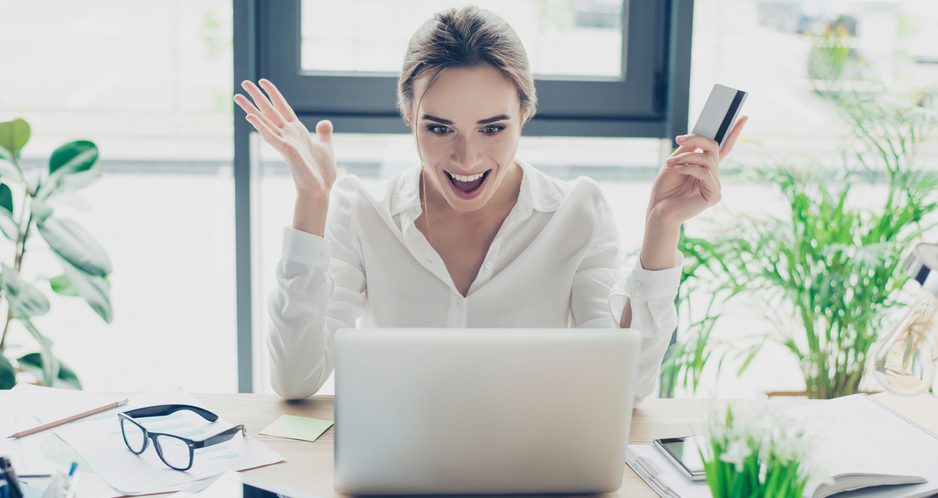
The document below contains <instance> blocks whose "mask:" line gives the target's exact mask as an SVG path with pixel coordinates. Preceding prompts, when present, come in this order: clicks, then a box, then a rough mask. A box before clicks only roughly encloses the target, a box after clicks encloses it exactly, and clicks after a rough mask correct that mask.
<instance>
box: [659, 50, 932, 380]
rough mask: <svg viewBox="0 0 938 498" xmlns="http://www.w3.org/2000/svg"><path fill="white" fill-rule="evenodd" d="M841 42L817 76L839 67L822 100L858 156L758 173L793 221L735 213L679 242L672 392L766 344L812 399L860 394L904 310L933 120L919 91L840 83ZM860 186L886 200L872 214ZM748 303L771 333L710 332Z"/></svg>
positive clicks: (921, 225) (920, 230)
mask: <svg viewBox="0 0 938 498" xmlns="http://www.w3.org/2000/svg"><path fill="white" fill-rule="evenodd" d="M836 36H837V34H836V32H829V33H828V34H827V36H826V37H825V38H823V39H822V41H821V45H820V49H818V50H815V51H814V54H815V57H816V58H817V57H819V58H821V59H822V61H821V62H817V61H816V62H815V63H814V64H813V65H812V68H813V71H816V72H817V71H820V70H819V69H818V68H822V67H824V64H823V59H824V58H827V59H830V61H829V62H828V63H829V64H830V65H835V66H834V67H836V68H837V69H836V71H833V70H832V71H830V72H829V73H827V74H830V75H832V76H831V79H830V80H827V81H825V82H824V84H818V85H816V88H815V93H816V94H817V95H818V96H820V97H821V98H823V99H824V100H825V101H826V102H828V103H831V104H833V105H834V106H835V108H836V109H838V110H839V111H840V112H841V114H842V115H843V116H844V117H845V118H846V122H847V123H848V124H849V126H850V129H851V130H852V132H853V135H854V136H855V137H856V139H857V141H856V143H857V147H856V150H854V151H852V153H845V154H844V156H843V157H844V164H845V166H846V167H844V168H843V169H841V170H836V171H830V170H823V169H819V170H816V171H814V172H809V171H801V170H798V169H797V168H793V167H789V166H784V165H779V164H775V165H771V166H769V167H766V168H758V169H755V170H754V173H755V175H754V181H756V182H763V183H765V184H768V185H770V186H772V187H773V188H777V189H778V191H779V192H780V193H781V194H782V197H783V198H784V200H785V201H786V204H787V207H788V212H787V213H785V214H784V215H779V216H751V215H745V214H740V215H739V216H737V217H735V218H734V223H735V226H732V227H729V228H728V229H727V230H725V231H724V233H723V234H722V235H718V236H716V237H711V238H705V237H693V236H687V235H686V234H685V235H684V236H682V239H681V242H680V249H681V251H682V252H683V253H684V255H685V256H686V261H687V264H686V267H685V268H684V275H683V277H684V279H683V283H682V287H681V293H680V296H679V301H678V305H679V313H680V314H682V315H683V316H685V317H689V318H690V319H689V322H690V325H689V327H688V328H687V329H686V330H683V331H682V334H681V338H680V340H679V341H678V342H677V343H676V344H674V345H672V348H671V350H670V351H669V354H668V356H667V358H666V360H665V368H664V376H663V379H664V382H663V386H664V387H665V391H667V389H669V388H670V389H673V386H675V385H685V386H688V387H690V388H691V389H696V388H697V386H698V382H699V379H700V376H701V373H702V372H703V370H704V368H705V366H706V365H708V364H711V363H713V362H716V368H717V370H718V371H719V370H720V369H721V368H722V366H723V365H724V364H725V362H726V361H727V360H728V359H735V360H737V361H738V362H739V364H740V367H739V368H738V370H737V374H741V373H742V372H743V371H745V370H746V368H748V367H749V365H750V364H751V362H752V361H753V359H754V358H755V357H756V355H757V353H758V352H759V351H760V350H761V348H762V346H763V345H764V344H765V343H766V341H775V342H777V343H779V344H781V345H782V346H783V347H784V348H785V350H787V351H788V352H790V353H791V354H792V355H793V356H794V357H795V359H796V360H797V361H798V364H799V365H800V369H801V374H802V376H803V378H804V382H805V392H806V394H807V395H808V396H809V397H813V398H832V397H838V396H842V395H846V394H851V393H855V392H857V391H858V390H859V383H860V379H861V377H862V375H863V373H864V372H865V371H866V369H867V363H868V359H869V356H870V354H871V353H870V347H871V346H872V345H873V343H874V342H875V340H876V339H877V333H878V332H879V331H880V330H882V329H883V324H884V321H885V320H886V319H887V318H888V315H889V311H890V310H891V309H893V308H895V307H896V306H898V305H901V304H902V303H901V302H900V300H899V299H898V296H899V291H900V289H901V288H902V287H903V285H904V284H905V282H906V280H907V277H906V275H905V274H904V272H902V271H901V267H900V265H901V261H902V257H903V254H904V251H905V250H906V249H907V248H908V246H909V244H910V243H911V242H912V241H914V240H918V239H920V238H921V237H922V235H923V234H924V233H926V232H927V231H928V230H929V229H930V228H932V227H933V226H934V225H933V224H930V223H929V215H932V214H933V213H935V211H936V208H938V202H936V198H938V196H936V192H938V176H936V174H935V173H934V172H932V171H924V170H922V169H920V168H916V167H915V166H913V164H912V161H913V159H914V157H915V153H916V146H917V145H918V144H919V143H920V142H922V140H923V139H925V138H926V137H928V136H929V134H930V132H931V130H932V128H933V126H934V124H935V121H936V120H935V113H934V110H933V109H932V108H931V107H930V103H929V102H928V99H927V98H923V95H924V94H921V93H915V94H905V95H901V94H900V95H897V94H894V93H890V92H887V91H886V90H885V88H883V87H881V86H880V87H879V88H875V87H874V85H872V84H868V85H865V86H864V87H862V89H861V87H858V86H857V85H853V84H851V85H846V84H844V85H838V84H837V83H838V81H840V80H838V79H837V78H838V77H839V75H840V74H843V72H844V69H843V64H842V62H843V61H842V59H843V58H844V57H846V54H847V52H845V51H844V50H842V49H840V48H838V47H839V45H840V44H842V42H841V41H838V39H837V37H836ZM860 184H867V185H879V186H881V188H883V189H884V190H885V192H884V194H883V196H882V197H883V199H882V200H881V201H879V202H876V203H875V205H873V206H872V207H871V206H869V205H867V206H863V205H860V204H862V203H858V202H855V201H857V197H858V196H864V198H863V201H865V202H866V201H869V195H868V194H867V193H866V192H858V191H857V189H856V187H857V186H858V185H860ZM697 293H707V294H709V296H710V297H709V299H708V304H707V305H705V306H704V309H703V310H700V309H694V308H693V307H692V306H691V299H690V298H691V296H693V295H694V294H697ZM705 295H706V294H705ZM743 295H745V296H746V297H748V298H755V299H756V300H757V301H758V302H760V303H761V304H762V309H763V310H765V312H766V313H765V314H766V317H767V318H769V319H770V320H771V321H772V322H773V323H774V325H775V326H776V327H775V330H771V331H765V332H761V331H760V332H757V333H756V334H754V335H753V336H752V337H751V340H748V341H743V342H733V341H730V340H728V339H724V338H722V337H720V334H719V333H718V332H717V329H716V328H715V325H716V323H718V321H719V319H720V318H721V316H722V313H723V311H722V309H723V305H724V304H725V303H727V302H731V301H734V300H736V299H738V298H740V297H741V296H743Z"/></svg>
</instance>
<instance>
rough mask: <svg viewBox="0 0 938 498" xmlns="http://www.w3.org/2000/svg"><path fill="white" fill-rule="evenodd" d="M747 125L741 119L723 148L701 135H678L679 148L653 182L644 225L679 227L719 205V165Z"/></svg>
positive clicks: (746, 117)
mask: <svg viewBox="0 0 938 498" xmlns="http://www.w3.org/2000/svg"><path fill="white" fill-rule="evenodd" d="M746 121H748V116H743V117H741V118H740V119H739V121H737V122H736V126H734V127H733V130H732V131H730V134H729V136H728V137H726V141H725V142H724V144H723V148H722V149H720V145H719V144H718V143H717V142H716V141H714V140H711V139H709V138H706V137H702V136H700V135H692V134H691V135H681V136H678V137H677V138H676V139H675V140H676V141H677V143H678V145H679V147H678V148H677V150H675V151H674V152H673V153H672V154H671V156H670V157H669V158H668V160H667V162H666V163H665V166H664V168H662V169H661V171H660V172H659V173H658V177H657V178H655V183H654V185H653V186H652V191H651V199H650V200H649V203H648V211H647V216H648V217H649V219H648V220H646V221H656V222H658V223H663V224H665V225H668V226H679V225H680V224H681V223H683V222H685V221H687V220H689V219H691V218H693V217H694V216H696V215H697V214H699V213H700V212H701V211H703V210H704V209H706V208H708V207H710V206H713V205H715V204H716V203H717V202H719V201H720V197H721V190H720V161H721V160H722V159H723V158H724V157H726V156H727V155H728V154H729V153H730V151H732V150H733V145H734V144H735V143H736V139H737V138H739V133H740V132H741V131H742V129H743V126H745V124H746Z"/></svg>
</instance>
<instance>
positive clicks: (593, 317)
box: [571, 187, 683, 402]
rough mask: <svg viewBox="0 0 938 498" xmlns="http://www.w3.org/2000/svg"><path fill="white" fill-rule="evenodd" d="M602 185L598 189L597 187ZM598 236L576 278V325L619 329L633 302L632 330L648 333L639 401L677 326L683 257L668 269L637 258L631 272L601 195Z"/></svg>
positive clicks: (641, 363) (654, 377) (647, 390)
mask: <svg viewBox="0 0 938 498" xmlns="http://www.w3.org/2000/svg"><path fill="white" fill-rule="evenodd" d="M597 189H598V187H597ZM595 212H596V215H595V220H594V230H593V237H592V240H591V241H590V246H589V248H588V249H587V251H586V253H585V256H584V258H583V261H582V262H581V263H580V266H579V267H578V269H577V272H576V274H575V275H574V280H573V291H572V295H571V312H572V315H573V321H574V325H575V326H576V327H609V328H612V327H619V323H620V319H621V317H622V311H623V310H624V307H625V302H626V300H627V299H630V300H631V306H632V322H631V325H630V326H629V328H632V329H635V330H638V331H639V333H640V334H641V337H642V349H641V354H640V356H639V365H638V380H637V385H636V389H635V397H636V402H639V401H641V400H642V399H644V398H645V397H647V396H648V395H649V394H651V393H652V392H653V391H654V389H655V384H656V382H657V380H658V373H659V371H660V369H661V362H662V360H663V359H664V354H665V351H666V350H667V348H668V344H669V343H670V341H671V334H672V333H673V332H674V329H675V328H676V327H677V309H676V307H675V304H674V300H675V298H676V297H677V290H678V284H679V283H680V280H681V268H682V266H683V256H682V255H681V254H680V252H677V251H676V253H677V254H676V261H677V264H676V265H675V266H674V267H672V268H667V269H664V270H656V271H651V270H646V269H644V268H642V266H641V263H640V262H637V263H636V266H635V268H634V269H633V270H632V272H631V273H630V274H629V275H628V276H624V275H623V272H622V270H621V268H622V264H621V250H620V245H619V237H618V233H617V230H616V226H615V219H614V217H613V214H612V211H611V209H610V208H609V205H608V203H607V202H606V201H605V199H604V198H602V195H601V192H600V193H599V194H598V200H597V206H596V211H595Z"/></svg>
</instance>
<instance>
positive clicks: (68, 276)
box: [58, 257, 114, 323]
mask: <svg viewBox="0 0 938 498" xmlns="http://www.w3.org/2000/svg"><path fill="white" fill-rule="evenodd" d="M58 260H59V264H61V265H62V269H63V270H64V271H65V275H64V278H65V280H67V281H68V282H69V284H70V285H71V288H72V289H74V290H75V291H76V292H78V295H80V296H81V298H82V299H84V300H85V302H86V303H88V305H89V306H91V309H93V310H94V312H95V313H97V314H98V316H100V317H101V318H102V319H104V321H105V322H107V323H111V320H112V319H113V313H114V312H113V309H112V308H111V298H110V294H111V284H110V283H109V282H108V281H107V279H106V278H102V277H95V276H93V275H88V274H87V273H85V272H83V271H81V270H79V269H78V268H75V266H73V265H72V264H71V263H69V262H68V261H67V260H65V259H64V258H62V257H59V258H58Z"/></svg>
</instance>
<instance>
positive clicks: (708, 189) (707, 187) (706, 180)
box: [670, 164, 721, 205]
mask: <svg viewBox="0 0 938 498" xmlns="http://www.w3.org/2000/svg"><path fill="white" fill-rule="evenodd" d="M670 169H671V170H672V171H675V172H677V173H679V174H682V175H687V176H691V177H694V178H696V179H697V180H699V181H700V193H701V195H703V197H704V199H705V200H706V201H707V202H708V203H710V204H711V205H712V204H716V203H717V202H719V200H720V196H721V194H720V182H719V181H717V179H716V178H715V177H714V176H713V173H712V172H711V171H710V170H709V169H708V168H705V167H702V166H698V165H696V164H677V165H674V166H672V167H671V168H670Z"/></svg>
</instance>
